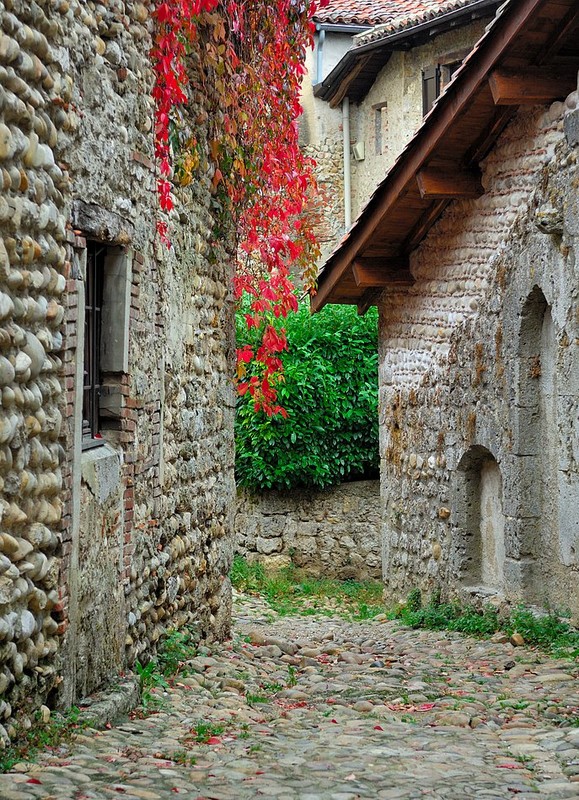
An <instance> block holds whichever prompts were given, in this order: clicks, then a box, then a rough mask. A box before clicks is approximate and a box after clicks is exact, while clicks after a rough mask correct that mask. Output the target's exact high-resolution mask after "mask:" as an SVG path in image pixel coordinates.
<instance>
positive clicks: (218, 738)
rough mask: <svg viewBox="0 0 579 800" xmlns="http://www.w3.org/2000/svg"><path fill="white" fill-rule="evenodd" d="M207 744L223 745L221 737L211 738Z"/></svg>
mask: <svg viewBox="0 0 579 800" xmlns="http://www.w3.org/2000/svg"><path fill="white" fill-rule="evenodd" d="M207 744H221V738H220V737H219V736H210V737H209V739H207Z"/></svg>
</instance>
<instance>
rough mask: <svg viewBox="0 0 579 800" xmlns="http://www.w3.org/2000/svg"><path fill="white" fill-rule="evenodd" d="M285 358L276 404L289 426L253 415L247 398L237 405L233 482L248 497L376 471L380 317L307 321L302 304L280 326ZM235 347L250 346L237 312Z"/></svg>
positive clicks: (327, 314) (336, 311)
mask: <svg viewBox="0 0 579 800" xmlns="http://www.w3.org/2000/svg"><path fill="white" fill-rule="evenodd" d="M279 325H280V327H282V325H283V326H285V328H286V332H287V338H288V344H289V350H288V351H287V352H285V353H283V354H282V361H283V364H284V374H285V382H284V383H283V384H281V386H280V388H279V403H280V404H281V405H282V406H283V408H285V409H286V411H287V413H288V418H287V419H284V418H283V417H282V416H281V415H278V416H275V417H267V416H266V415H265V414H256V413H255V412H254V410H253V405H252V401H251V398H250V397H249V395H245V396H244V397H241V398H239V401H238V408H237V419H236V446H237V456H236V477H237V482H238V484H239V485H242V486H246V487H248V488H250V489H257V490H259V489H291V488H293V487H298V486H316V487H320V488H321V487H324V486H330V485H333V484H337V483H340V482H342V481H344V480H353V479H357V478H363V477H370V476H372V477H374V476H375V475H376V474H377V469H378V354H377V346H378V345H377V315H376V311H375V309H371V310H370V311H369V312H368V313H367V314H366V315H365V316H363V317H359V316H358V315H357V313H356V309H355V308H351V307H347V306H327V307H326V308H324V309H323V311H321V312H320V313H319V314H315V315H314V316H312V315H311V314H310V311H309V304H307V303H303V304H302V305H301V307H300V309H299V311H298V313H297V314H292V315H291V316H290V317H288V318H287V319H286V320H280V322H279ZM237 336H238V347H242V346H243V345H244V344H245V343H248V344H252V345H253V344H255V339H254V338H253V337H255V336H256V334H255V332H254V331H253V332H252V331H248V330H247V327H246V325H245V321H244V319H243V318H242V314H241V312H240V313H239V315H238V325H237Z"/></svg>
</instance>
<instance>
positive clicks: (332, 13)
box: [315, 0, 473, 41]
mask: <svg viewBox="0 0 579 800" xmlns="http://www.w3.org/2000/svg"><path fill="white" fill-rule="evenodd" d="M471 2H473V0H383V1H382V2H379V0H330V3H329V5H327V6H326V7H325V8H320V9H318V11H317V12H316V14H315V21H316V22H321V23H327V24H333V25H337V24H343V25H372V26H375V25H379V26H381V27H382V26H388V28H387V31H386V32H382V34H381V35H382V36H384V35H387V33H392V32H393V31H395V30H401V29H403V28H405V27H407V26H409V25H413V24H416V23H417V22H422V21H425V20H427V19H431V18H432V17H436V16H437V15H438V14H442V13H444V12H446V11H451V10H453V9H455V8H460V7H461V6H466V5H469V4H470V3H471ZM370 33H373V32H370ZM366 35H368V34H362V36H366ZM378 38H380V37H378ZM369 41H372V40H371V39H370V40H369Z"/></svg>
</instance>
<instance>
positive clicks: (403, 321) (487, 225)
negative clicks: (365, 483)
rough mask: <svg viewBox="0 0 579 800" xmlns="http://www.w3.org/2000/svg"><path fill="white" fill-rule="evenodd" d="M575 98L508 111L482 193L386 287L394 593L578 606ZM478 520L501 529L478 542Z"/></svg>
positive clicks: (384, 393)
mask: <svg viewBox="0 0 579 800" xmlns="http://www.w3.org/2000/svg"><path fill="white" fill-rule="evenodd" d="M576 106H577V93H573V94H572V95H571V96H570V97H569V98H568V99H567V101H566V103H565V104H563V103H555V104H554V105H553V106H552V107H551V108H550V109H548V110H545V109H544V108H533V109H530V110H528V111H523V110H521V111H520V112H519V113H518V114H517V115H516V117H515V118H514V120H513V121H512V123H511V124H510V125H509V127H508V128H507V129H506V130H505V131H504V133H503V134H502V136H501V138H500V140H499V142H498V143H497V145H496V146H495V148H494V150H493V151H492V152H491V154H490V155H489V156H488V157H487V159H486V161H485V162H484V163H483V165H482V167H483V183H484V186H485V190H486V191H485V194H484V196H482V197H481V198H479V199H478V200H476V201H461V202H455V203H453V204H452V205H451V206H449V208H448V210H447V212H446V213H445V215H444V216H443V217H442V218H441V219H440V220H439V222H438V223H437V225H436V226H435V227H434V228H433V230H432V231H431V232H430V234H429V235H428V237H427V238H426V239H425V241H424V242H423V243H422V245H421V246H420V248H419V249H418V250H417V251H416V252H415V253H414V254H413V255H412V259H411V269H412V272H413V274H414V276H415V277H416V283H415V284H414V286H413V287H411V288H410V289H409V290H407V291H405V292H400V293H396V294H393V293H388V292H386V293H384V295H383V297H382V299H381V302H380V316H381V322H380V331H381V332H380V395H381V396H380V409H381V410H380V414H381V420H380V421H381V459H382V472H381V475H382V495H383V501H384V508H385V512H384V519H383V543H384V565H385V576H386V578H385V580H386V588H387V592H388V593H389V594H390V595H391V597H392V599H394V600H398V599H400V598H402V597H404V596H405V595H406V594H407V592H408V591H409V590H411V589H412V588H414V587H416V586H419V587H420V588H422V589H423V590H424V591H425V592H426V593H432V592H433V591H434V590H436V589H439V590H442V593H443V595H444V596H449V595H450V596H457V595H460V596H463V597H468V598H472V597H475V598H476V597H481V596H482V597H486V598H487V599H488V598H489V597H492V596H496V597H498V598H499V599H500V598H501V597H502V598H506V599H507V600H510V601H513V602H515V601H518V600H524V601H526V602H533V603H537V604H540V605H549V606H551V607H556V608H569V607H570V608H571V611H572V613H574V614H575V615H576V616H577V615H578V614H579V590H578V587H579V582H578V580H577V578H578V572H579V560H578V554H579V516H578V514H577V507H578V505H577V500H578V499H579V476H578V467H577V464H578V461H577V448H578V440H577V407H578V398H579V384H578V380H577V375H578V374H579V368H578V363H577V343H578V341H579V339H578V338H577V337H578V329H577V316H576V302H577V288H576V287H577V285H578V284H577V273H576V266H575V259H576V255H575V253H576V246H577V234H578V233H579V229H578V227H577V220H578V219H579V215H578V208H577V193H576V188H574V187H576V185H577V175H578V172H577V153H578V150H577V143H578V138H579V137H577V136H576V135H575V138H574V137H573V135H572V133H570V132H571V131H572V129H573V125H574V126H575V128H577V114H578V112H577V110H576ZM533 314H536V320H535V322H533V320H532V319H531V317H532V315H533ZM533 338H535V339H536V347H535V350H536V352H535V350H533V347H534V345H532V343H531V340H532V339H533ZM533 396H534V397H535V400H530V399H529V398H532V397H533ZM541 398H542V399H541ZM541 420H543V421H541ZM484 465H487V467H489V465H491V466H490V467H489V468H490V469H491V471H492V472H493V473H494V475H495V477H494V478H492V481H494V482H495V483H492V481H491V482H487V484H486V487H487V488H486V489H484V490H483V489H481V485H482V483H484V481H485V480H487V479H486V478H485V477H484V476H483V467H484ZM469 481H470V482H469ZM479 484H480V485H479ZM493 486H494V489H493V490H492V492H491V493H492V494H493V497H488V498H487V501H485V502H487V503H488V504H489V507H488V508H487V509H486V510H485V509H483V508H477V509H476V511H477V513H478V514H479V517H480V518H479V519H478V520H477V521H475V523H474V528H473V526H472V524H471V523H472V520H471V517H470V516H469V515H472V513H473V508H474V507H475V506H476V504H477V503H479V504H482V501H481V497H483V496H486V495H484V493H485V492H487V493H488V492H489V491H491V489H489V487H493ZM477 491H478V500H477V499H476V497H475V495H476V492H477ZM485 514H488V515H489V516H488V519H487V520H486V522H485V521H484V520H485ZM485 525H489V526H490V528H493V530H494V533H493V535H494V536H495V537H496V541H495V542H492V543H491V544H490V545H489V547H491V548H492V554H490V555H489V553H487V555H486V556H484V547H485V545H483V555H482V556H481V551H480V542H479V545H478V547H479V550H478V555H476V553H475V552H474V550H476V547H475V545H474V544H473V542H476V540H477V539H479V538H480V537H481V536H482V535H483V533H484V526H485ZM473 547H474V550H473ZM491 556H492V558H493V559H494V560H495V562H496V563H495V564H494V566H493V565H489V564H488V563H487V564H477V559H478V560H479V561H480V560H481V557H482V558H483V560H484V558H487V561H488V560H489V559H490V558H491ZM477 584H478V585H477ZM489 584H490V585H489Z"/></svg>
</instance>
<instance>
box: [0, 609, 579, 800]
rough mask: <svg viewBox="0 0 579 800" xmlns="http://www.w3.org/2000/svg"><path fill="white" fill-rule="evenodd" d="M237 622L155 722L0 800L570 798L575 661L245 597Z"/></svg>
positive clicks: (577, 692)
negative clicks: (303, 613) (275, 606)
mask: <svg viewBox="0 0 579 800" xmlns="http://www.w3.org/2000/svg"><path fill="white" fill-rule="evenodd" d="M236 617H237V618H236V626H235V635H234V638H233V640H232V641H231V642H227V643H225V644H223V645H218V646H215V648H212V649H211V650H209V649H205V650H203V649H202V650H201V654H200V655H199V656H198V657H196V658H195V659H194V660H193V661H192V662H190V664H189V668H190V670H191V672H190V674H188V675H187V676H180V677H178V678H176V680H175V682H174V685H173V686H172V687H171V688H170V689H169V690H168V691H167V692H165V693H163V692H158V694H159V696H160V699H161V700H162V702H163V706H162V708H161V710H160V711H159V712H158V713H154V714H152V715H150V716H148V717H146V718H144V719H139V718H135V719H132V720H130V721H128V722H124V723H120V724H118V725H116V726H115V727H113V728H111V729H110V730H104V731H98V732H97V731H92V730H88V731H86V732H84V733H83V734H82V735H79V736H78V737H77V738H76V739H75V741H74V742H73V744H72V745H67V746H64V745H63V746H62V747H61V748H60V750H59V751H58V752H56V753H54V752H53V753H50V754H46V755H45V756H43V757H42V758H41V759H40V760H39V762H38V763H36V764H34V765H31V764H19V765H16V771H14V772H12V773H10V774H7V775H0V798H2V800H33V799H35V798H42V799H43V800H49V798H50V800H88V799H89V798H90V799H91V800H92V799H93V798H94V799H96V798H98V799H99V800H101V799H102V800H104V798H112V797H124V798H127V799H128V800H164V799H165V798H172V797H175V796H176V795H178V796H182V797H183V798H192V799H193V800H213V799H215V800H245V798H260V797H261V798H274V800H293V799H294V798H300V800H355V798H375V799H376V800H389V799H390V798H392V799H394V798H400V799H401V800H415V798H423V797H428V798H440V800H475V799H476V800H495V798H496V800H502V799H503V798H511V797H517V798H519V800H526V799H527V798H529V800H530V798H542V800H545V798H549V799H552V800H555V799H557V800H558V798H568V797H579V728H578V727H573V726H572V725H570V724H569V723H570V721H572V720H573V719H574V721H575V725H576V724H577V720H578V715H579V680H578V679H577V673H578V669H577V665H576V664H573V663H572V662H570V661H564V660H561V661H558V660H552V659H549V658H547V657H545V656H541V655H537V653H535V652H533V651H531V650H528V649H526V648H524V647H521V648H516V649H515V648H513V647H512V646H511V645H510V644H508V643H500V642H497V641H495V642H488V641H487V642H481V641H478V640H474V639H469V638H466V637H463V636H461V635H459V634H452V633H433V632H426V631H409V630H407V629H399V626H398V625H397V624H396V623H393V622H388V621H385V620H380V619H379V620H373V621H367V622H361V623H360V622H358V623H353V622H345V621H343V620H340V619H334V618H332V619H329V618H323V617H299V618H296V617H292V618H288V617H285V618H278V617H276V616H275V615H272V614H271V612H269V610H268V609H267V608H266V606H265V605H263V604H262V602H261V601H260V600H256V599H251V600H248V599H247V598H242V597H238V598H237V600H236ZM272 617H273V619H272ZM193 670H195V671H193ZM203 738H204V739H206V740H207V741H206V743H200V742H199V741H197V740H198V739H203Z"/></svg>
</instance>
